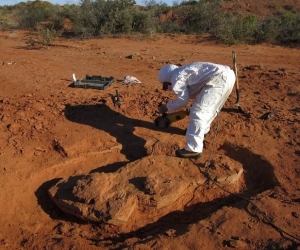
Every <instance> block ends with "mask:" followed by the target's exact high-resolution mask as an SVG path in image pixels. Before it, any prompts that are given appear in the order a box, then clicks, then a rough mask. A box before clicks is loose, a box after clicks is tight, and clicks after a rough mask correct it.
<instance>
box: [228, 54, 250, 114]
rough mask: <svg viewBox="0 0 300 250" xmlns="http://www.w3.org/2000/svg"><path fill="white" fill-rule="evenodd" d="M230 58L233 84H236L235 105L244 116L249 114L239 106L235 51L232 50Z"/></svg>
mask: <svg viewBox="0 0 300 250" xmlns="http://www.w3.org/2000/svg"><path fill="white" fill-rule="evenodd" d="M232 60H233V70H234V74H235V86H236V103H235V105H236V106H237V107H238V109H239V111H240V112H241V113H243V114H244V115H246V116H250V115H249V114H248V113H246V112H245V111H244V110H243V109H242V107H241V106H240V86H239V79H238V72H237V65H236V53H235V51H232Z"/></svg>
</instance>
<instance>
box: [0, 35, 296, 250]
mask: <svg viewBox="0 0 300 250" xmlns="http://www.w3.org/2000/svg"><path fill="white" fill-rule="evenodd" d="M27 36H28V34H27V33H26V32H21V31H5V32H1V33H0V50H1V56H0V80H1V81H0V86H1V92H0V126H1V129H0V141H1V143H0V162H1V168H0V202H1V206H0V222H1V225H2V229H1V231H0V249H224V248H235V249H300V245H299V244H300V234H299V229H300V226H299V225H300V218H299V217H300V205H299V202H300V189H299V184H300V179H299V178H300V166H299V157H300V134H299V128H300V113H299V112H300V98H299V96H300V73H299V72H300V66H299V65H300V59H299V58H300V52H299V50H298V49H293V48H284V47H280V46H268V45H255V46H252V45H238V46H225V45H224V46H223V45H216V44H214V43H212V42H210V41H208V40H207V39H205V38H204V37H203V38H200V37H194V36H173V35H172V36H171V35H170V36H155V37H153V38H147V39H145V38H143V37H131V38H105V39H91V40H86V41H79V40H67V39H60V40H58V41H56V42H55V43H54V44H53V45H52V46H50V47H49V48H45V47H42V46H38V45H36V46H30V45H28V43H27V42H26V41H27V40H28V38H27ZM232 51H235V52H236V54H237V66H238V76H239V84H240V89H241V92H240V105H241V107H242V109H243V110H244V111H246V112H247V113H248V114H249V116H245V115H244V114H242V113H241V112H239V109H238V108H237V106H236V105H235V102H236V94H235V91H233V92H232V94H231V96H230V97H229V99H228V101H227V102H226V104H225V106H224V108H223V109H222V112H221V113H220V115H219V116H218V117H217V118H216V119H215V121H214V122H213V124H212V128H211V132H210V133H209V135H208V136H207V137H206V138H205V150H204V152H203V157H202V158H200V159H198V160H185V159H179V158H177V157H175V150H176V149H177V148H180V147H183V146H184V143H185V141H184V130H185V128H186V125H187V121H188V118H185V119H183V120H181V121H178V122H176V123H173V124H172V125H171V126H170V127H169V128H167V129H159V128H157V127H156V126H155V125H154V120H155V118H156V117H157V116H158V115H159V114H158V113H157V106H158V104H159V103H160V102H162V101H167V100H168V99H171V98H172V94H171V93H168V92H163V91H162V90H161V86H160V84H159V83H158V81H157V73H158V70H159V69H160V68H161V67H162V66H163V65H164V64H166V63H168V62H170V63H174V64H182V65H183V64H186V63H189V62H192V61H210V62H215V63H220V64H226V65H229V66H231V67H232V66H233V62H232ZM73 73H74V74H75V75H76V77H77V79H82V78H84V77H85V76H86V75H101V76H105V77H110V76H113V77H114V78H115V81H114V83H113V84H112V85H110V86H108V87H107V88H106V89H104V90H98V89H84V88H74V87H72V74H73ZM126 75H131V76H134V77H136V78H138V79H139V80H140V81H141V83H136V84H125V83H123V79H124V76H126ZM116 91H118V94H119V96H120V100H121V105H116V103H115V96H116V93H117V92H116ZM273 111H274V113H272V114H273V115H272V116H270V117H269V119H262V116H263V115H264V114H266V113H268V112H273ZM208 161H210V162H214V163H218V164H210V165H207V164H206V163H207V162H208ZM222 164H223V165H224V166H229V167H230V166H233V165H234V166H238V167H239V166H240V167H241V168H242V170H243V171H242V174H241V176H240V178H239V179H238V181H235V182H234V183H232V184H230V183H225V184H226V185H219V184H218V182H217V183H214V182H212V181H211V180H210V181H207V180H209V179H207V175H205V173H206V172H207V169H209V170H210V173H211V174H212V175H213V174H214V173H216V172H218V171H220V169H219V168H220V166H222ZM142 171H144V173H146V174H147V176H145V175H144V177H143V178H145V179H141V178H139V177H141V172H142ZM125 173H126V174H125ZM157 173H159V174H160V175H157ZM121 174H122V176H125V177H124V178H123V179H122V178H120V176H121ZM148 174H149V175H148ZM108 175H109V176H114V177H113V178H112V179H111V180H112V181H111V185H113V186H116V188H115V191H116V192H119V191H120V189H124V186H123V182H122V181H123V180H124V181H125V180H126V181H128V180H132V179H134V178H135V179H134V180H136V182H132V183H131V184H133V185H134V184H136V187H138V184H140V181H141V180H142V182H141V183H144V184H145V183H146V184H147V183H148V184H149V183H150V184H151V183H152V182H153V180H154V179H155V178H157V176H160V178H162V177H163V178H165V179H163V180H164V181H167V182H164V183H172V185H171V184H170V186H169V187H171V188H173V189H172V190H174V188H175V189H176V190H178V192H177V196H176V197H175V196H172V197H173V198H170V197H171V196H164V195H167V194H168V193H167V192H165V193H163V192H162V193H161V195H162V196H164V197H168V198H167V201H168V202H164V201H165V199H160V198H157V199H156V202H157V203H156V204H160V205H159V206H156V207H154V209H148V208H147V209H145V207H139V206H135V207H134V208H135V209H133V210H132V213H128V210H123V211H126V212H127V213H126V214H127V215H128V214H129V215H130V216H129V217H126V216H125V217H126V218H125V217H122V218H125V220H124V221H122V223H121V224H120V225H115V224H116V223H115V224H114V223H105V222H90V221H85V220H82V219H80V218H77V217H75V216H73V215H71V214H68V213H66V212H64V211H62V210H61V209H60V208H58V206H57V205H56V204H55V202H53V200H52V199H51V197H50V196H49V193H48V192H49V190H50V189H51V188H53V187H54V186H55V185H56V184H57V183H60V182H63V181H65V180H70V179H72V178H73V179H74V178H75V179H76V180H85V178H87V177H90V176H100V177H101V176H105V177H103V179H101V178H102V177H101V178H100V181H99V185H98V186H97V188H98V189H99V190H102V188H103V189H104V188H106V187H107V186H106V183H107V180H106V178H107V177H106V176H108ZM147 178H148V179H147ZM104 180H105V181H104ZM113 180H115V182H114V181H113ZM187 180H188V181H187ZM191 180H193V185H194V186H193V188H188V187H191V185H190V184H187V183H191ZM200 182H201V185H200V184H199V183H200ZM97 183H98V182H97ZM103 183H104V184H105V185H104V184H103ZM150 184H149V185H150ZM118 185H119V186H118ZM149 185H148V186H147V185H146V187H147V188H148V189H147V190H148V193H149V194H151V192H152V194H154V193H155V192H156V193H157V192H159V191H161V190H162V189H161V186H159V188H158V189H155V188H154V189H152V188H151V187H152V186H151V185H150V186H149ZM126 188H127V187H126ZM130 188H133V186H132V185H131V186H130ZM156 188H157V187H156ZM95 190H96V189H95ZM153 190H154V191H153ZM158 190H159V191H158ZM139 191H143V190H139ZM174 197H175V198H174ZM65 198H66V197H65ZM67 198H68V197H67ZM67 198H66V199H67ZM130 204H131V205H132V204H136V203H134V202H133V203H130ZM130 207H132V206H127V207H126V208H127V209H130ZM130 211H131V210H130Z"/></svg>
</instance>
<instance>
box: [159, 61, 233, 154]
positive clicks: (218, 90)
mask: <svg viewBox="0 0 300 250" xmlns="http://www.w3.org/2000/svg"><path fill="white" fill-rule="evenodd" d="M158 80H159V81H160V82H161V83H162V85H163V89H164V90H171V91H172V92H173V93H174V94H175V95H176V98H175V99H174V100H172V101H169V102H167V103H166V104H162V105H160V106H159V107H158V111H159V112H160V113H161V114H164V113H166V112H174V111H177V110H180V109H182V108H184V107H185V106H186V105H187V104H188V102H189V100H190V99H193V100H194V101H193V104H192V106H191V108H190V114H189V123H188V126H187V130H186V135H185V139H186V145H185V147H184V148H183V149H178V150H176V156H178V157H182V158H195V159H197V158H199V157H201V156H202V151H203V140H204V135H205V134H207V133H208V132H209V130H210V125H211V123H212V121H213V119H214V118H215V117H216V116H217V114H218V112H220V110H221V108H222V106H223V105H224V103H225V101H226V100H227V98H228V97H229V95H230V93H231V91H232V89H233V86H234V84H235V74H234V71H233V70H232V69H230V67H229V66H226V65H220V64H215V63H210V62H193V63H190V64H187V65H184V66H181V67H178V66H176V65H174V64H167V65H165V66H163V67H162V68H161V69H160V70H159V73H158Z"/></svg>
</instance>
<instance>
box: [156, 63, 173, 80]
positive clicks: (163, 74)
mask: <svg viewBox="0 0 300 250" xmlns="http://www.w3.org/2000/svg"><path fill="white" fill-rule="evenodd" d="M177 68H178V66H176V65H174V64H167V65H165V66H163V67H162V68H161V69H160V70H159V72H158V80H159V81H160V82H171V78H172V73H173V71H174V69H177Z"/></svg>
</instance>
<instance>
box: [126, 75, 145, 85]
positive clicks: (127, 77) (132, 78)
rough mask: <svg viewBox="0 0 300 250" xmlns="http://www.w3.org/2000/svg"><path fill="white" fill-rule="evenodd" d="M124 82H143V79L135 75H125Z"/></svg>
mask: <svg viewBox="0 0 300 250" xmlns="http://www.w3.org/2000/svg"><path fill="white" fill-rule="evenodd" d="M123 82H124V83H128V84H132V83H141V81H140V80H139V79H137V78H136V77H134V76H125V77H124V80H123Z"/></svg>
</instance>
